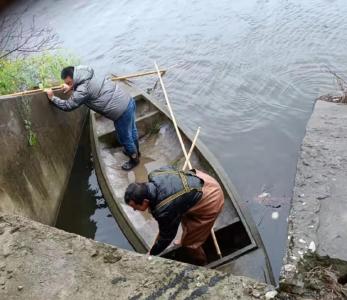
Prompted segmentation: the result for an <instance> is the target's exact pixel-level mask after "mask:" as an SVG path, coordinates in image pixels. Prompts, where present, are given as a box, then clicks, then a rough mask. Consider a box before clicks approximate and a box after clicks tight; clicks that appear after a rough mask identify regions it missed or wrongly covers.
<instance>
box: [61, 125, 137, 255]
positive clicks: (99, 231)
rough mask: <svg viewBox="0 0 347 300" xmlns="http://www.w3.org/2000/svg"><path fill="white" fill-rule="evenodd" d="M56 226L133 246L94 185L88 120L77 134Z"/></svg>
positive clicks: (101, 239)
mask: <svg viewBox="0 0 347 300" xmlns="http://www.w3.org/2000/svg"><path fill="white" fill-rule="evenodd" d="M56 227H57V228H59V229H63V230H65V231H68V232H72V233H76V234H79V235H82V236H84V237H87V238H91V239H94V240H96V241H99V242H104V243H107V244H111V245H115V246H118V247H120V248H124V249H128V250H133V248H132V246H131V245H130V244H129V242H128V241H127V239H126V238H125V236H124V235H123V233H122V231H121V230H120V228H119V227H118V224H117V223H116V221H115V220H114V218H113V217H112V214H111V212H110V210H109V208H108V206H107V204H106V201H105V199H104V198H103V196H102V193H101V190H100V187H99V185H98V182H97V178H96V175H95V170H94V165H93V160H92V154H91V148H90V138H89V125H88V124H87V125H86V126H85V128H84V130H83V134H82V136H81V140H80V144H79V147H78V150H77V154H76V159H75V162H74V166H73V168H72V172H71V176H70V180H69V183H68V186H67V190H66V192H65V195H64V199H63V202H62V205H61V208H60V212H59V215H58V219H57V223H56Z"/></svg>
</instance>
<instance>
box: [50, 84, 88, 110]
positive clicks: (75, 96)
mask: <svg viewBox="0 0 347 300" xmlns="http://www.w3.org/2000/svg"><path fill="white" fill-rule="evenodd" d="M47 95H48V98H49V99H50V100H51V101H52V102H53V104H54V105H55V106H57V107H58V108H60V109H61V110H64V111H72V110H74V109H76V108H77V107H79V106H81V105H82V104H83V103H84V102H85V100H86V99H87V97H88V93H87V92H86V89H85V88H83V87H82V85H81V86H79V87H78V88H77V90H75V91H73V93H72V95H71V97H70V98H69V99H67V100H62V99H60V98H59V97H57V96H54V95H53V93H50V91H47Z"/></svg>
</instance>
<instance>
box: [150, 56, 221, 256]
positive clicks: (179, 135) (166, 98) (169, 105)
mask: <svg viewBox="0 0 347 300" xmlns="http://www.w3.org/2000/svg"><path fill="white" fill-rule="evenodd" d="M154 66H155V68H156V70H157V73H158V77H159V81H160V85H161V87H162V89H163V93H164V97H165V100H166V103H167V106H168V108H169V112H170V115H171V119H172V123H173V124H174V127H175V130H176V134H177V137H178V139H179V141H180V143H181V147H182V151H183V154H184V157H185V159H186V161H187V163H188V166H189V169H191V168H192V165H191V163H190V160H189V157H188V154H187V151H186V147H185V146H184V143H183V140H182V136H181V133H180V131H179V129H178V126H177V122H176V118H175V115H174V113H173V111H172V108H171V104H170V101H169V97H168V96H167V93H166V89H165V86H164V82H163V79H162V78H161V74H160V71H159V68H158V65H157V63H156V62H154ZM211 235H212V239H213V243H214V246H215V247H216V252H217V254H218V256H219V257H220V258H222V253H221V251H220V248H219V245H218V241H217V238H216V235H215V233H214V231H213V228H212V229H211Z"/></svg>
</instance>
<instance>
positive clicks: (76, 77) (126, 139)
mask: <svg viewBox="0 0 347 300" xmlns="http://www.w3.org/2000/svg"><path fill="white" fill-rule="evenodd" d="M61 78H62V79H63V80H64V82H65V84H64V87H63V90H64V93H67V92H69V91H70V90H72V95H71V96H70V98H69V99H68V100H62V99H60V98H59V97H57V96H54V94H53V91H52V90H51V89H47V90H46V93H47V96H48V98H49V100H51V101H52V103H53V104H54V105H55V106H57V107H58V108H60V109H61V110H64V111H72V110H74V109H76V108H78V107H79V106H81V105H82V104H85V105H86V106H88V107H89V108H90V109H92V110H94V111H96V112H98V113H100V114H101V115H103V116H105V117H107V118H109V119H111V120H112V121H113V122H114V126H115V129H116V133H117V136H118V140H119V142H120V144H121V145H122V146H123V147H124V154H126V155H127V156H128V157H129V158H130V159H129V161H128V162H126V163H124V164H123V165H122V169H123V170H127V171H128V170H131V169H132V168H134V167H136V166H137V165H138V164H139V142H138V135H137V128H136V104H135V100H134V99H133V98H132V97H131V96H130V95H129V94H128V93H127V92H125V91H124V90H122V89H121V88H120V86H119V85H117V84H115V83H114V82H112V80H111V78H110V77H106V78H105V79H104V80H103V81H98V80H97V79H96V78H95V76H94V70H93V69H92V68H91V67H88V66H75V67H72V66H69V67H66V68H64V69H63V70H62V71H61Z"/></svg>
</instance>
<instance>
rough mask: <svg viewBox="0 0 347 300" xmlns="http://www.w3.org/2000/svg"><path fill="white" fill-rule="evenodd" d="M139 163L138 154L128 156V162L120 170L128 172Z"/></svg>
mask: <svg viewBox="0 0 347 300" xmlns="http://www.w3.org/2000/svg"><path fill="white" fill-rule="evenodd" d="M139 163H140V159H139V156H138V154H137V153H136V154H133V156H130V159H129V161H127V162H125V163H124V164H123V165H122V169H123V170H125V171H130V170H131V169H133V168H135V167H136V166H137V165H138V164H139Z"/></svg>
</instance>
